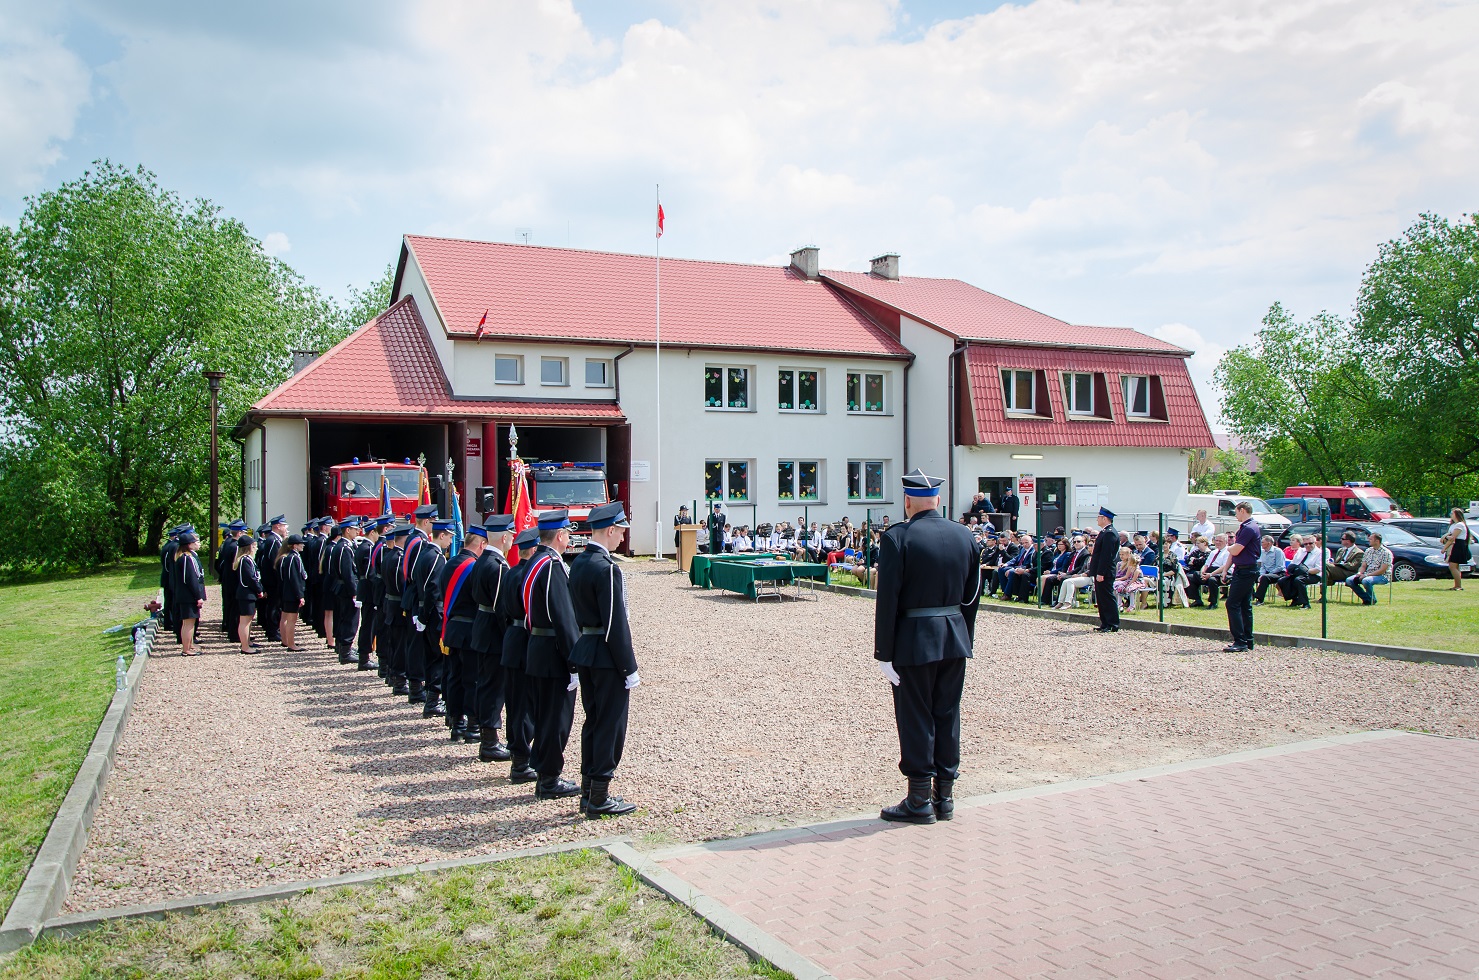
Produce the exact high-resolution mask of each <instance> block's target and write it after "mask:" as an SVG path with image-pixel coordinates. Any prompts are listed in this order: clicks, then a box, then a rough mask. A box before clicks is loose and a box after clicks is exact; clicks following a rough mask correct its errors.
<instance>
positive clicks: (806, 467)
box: [775, 459, 821, 501]
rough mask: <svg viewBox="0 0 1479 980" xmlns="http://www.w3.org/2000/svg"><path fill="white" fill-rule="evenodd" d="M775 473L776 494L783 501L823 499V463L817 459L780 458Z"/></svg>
mask: <svg viewBox="0 0 1479 980" xmlns="http://www.w3.org/2000/svg"><path fill="white" fill-rule="evenodd" d="M775 475H776V487H777V490H776V496H778V497H779V498H780V499H781V500H782V501H797V500H804V501H814V500H819V499H821V491H820V487H821V465H820V464H819V463H817V461H816V460H807V459H783V460H780V461H779V462H777V463H776V472H775Z"/></svg>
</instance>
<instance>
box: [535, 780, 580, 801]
mask: <svg viewBox="0 0 1479 980" xmlns="http://www.w3.org/2000/svg"><path fill="white" fill-rule="evenodd" d="M579 795H580V787H579V786H577V785H575V784H574V783H572V782H571V781H570V780H568V779H562V778H561V777H559V776H551V777H549V778H548V779H546V778H545V777H544V776H540V777H539V782H538V783H537V784H536V785H535V787H534V798H535V799H536V800H562V799H565V798H566V797H569V796H579Z"/></svg>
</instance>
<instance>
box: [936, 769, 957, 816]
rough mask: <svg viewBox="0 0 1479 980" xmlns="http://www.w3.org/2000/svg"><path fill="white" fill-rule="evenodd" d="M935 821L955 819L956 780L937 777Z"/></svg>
mask: <svg viewBox="0 0 1479 980" xmlns="http://www.w3.org/2000/svg"><path fill="white" fill-rule="evenodd" d="M933 802H934V804H935V819H937V820H953V819H954V818H955V780H953V779H946V778H945V777H943V776H936V777H935V798H934V801H933Z"/></svg>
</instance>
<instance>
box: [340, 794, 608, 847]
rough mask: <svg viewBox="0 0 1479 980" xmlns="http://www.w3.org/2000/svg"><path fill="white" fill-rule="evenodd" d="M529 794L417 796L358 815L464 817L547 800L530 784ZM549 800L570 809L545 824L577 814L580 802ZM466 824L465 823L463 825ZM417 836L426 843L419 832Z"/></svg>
mask: <svg viewBox="0 0 1479 980" xmlns="http://www.w3.org/2000/svg"><path fill="white" fill-rule="evenodd" d="M526 788H527V789H528V790H529V792H528V794H527V795H525V794H520V795H518V796H515V797H508V798H497V797H494V798H491V799H490V798H489V797H487V796H479V797H476V798H475V797H471V796H453V797H441V798H434V799H425V798H416V799H407V800H403V801H396V802H387V803H381V804H379V805H378V806H372V807H370V808H369V809H368V810H361V811H360V812H359V813H358V814H356V816H358V817H362V818H363V819H366V820H394V821H398V822H415V821H423V820H427V819H428V818H436V817H450V816H462V815H466V814H493V813H502V812H503V811H505V810H513V811H524V810H528V809H529V808H531V807H533V806H535V805H536V803H539V804H540V805H543V802H545V801H536V800H535V799H534V788H533V785H532V784H531V785H530V786H528V787H526ZM548 802H552V803H554V802H558V803H568V804H569V807H568V808H561V809H560V810H559V811H558V812H556V813H551V814H550V816H549V818H548V819H545V820H540V821H539V823H540V824H542V825H545V826H554V825H556V824H563V823H569V822H570V821H571V820H573V819H574V818H575V817H576V816H577V814H578V811H577V807H578V805H579V801H577V800H576V799H574V798H573V797H572V798H571V799H568V800H552V801H548ZM460 826H465V825H460ZM415 839H416V840H417V841H420V842H421V843H425V841H424V840H423V839H422V837H421V835H420V834H417V835H416V837H415Z"/></svg>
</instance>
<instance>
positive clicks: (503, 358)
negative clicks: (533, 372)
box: [493, 354, 524, 385]
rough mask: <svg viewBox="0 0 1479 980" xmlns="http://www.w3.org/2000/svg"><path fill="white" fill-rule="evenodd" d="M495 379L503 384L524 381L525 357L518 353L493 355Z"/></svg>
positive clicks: (519, 383) (518, 383)
mask: <svg viewBox="0 0 1479 980" xmlns="http://www.w3.org/2000/svg"><path fill="white" fill-rule="evenodd" d="M493 380H494V382H495V383H497V384H501V385H521V384H523V383H524V359H523V358H522V357H520V356H519V355H517V354H495V355H494V356H493Z"/></svg>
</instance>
